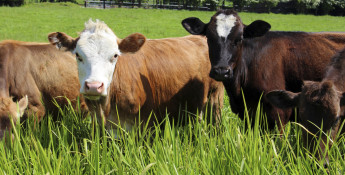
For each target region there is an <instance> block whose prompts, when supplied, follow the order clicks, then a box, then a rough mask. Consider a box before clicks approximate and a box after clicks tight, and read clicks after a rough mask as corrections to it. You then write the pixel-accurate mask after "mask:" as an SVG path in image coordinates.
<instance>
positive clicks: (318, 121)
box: [266, 81, 345, 151]
mask: <svg viewBox="0 0 345 175" xmlns="http://www.w3.org/2000/svg"><path fill="white" fill-rule="evenodd" d="M266 98H267V100H268V101H269V102H270V103H271V104H272V105H274V106H276V107H279V108H291V107H298V109H299V118H300V120H301V124H302V125H303V126H304V127H305V128H306V129H307V130H308V131H309V132H307V131H306V130H303V140H304V143H305V145H306V146H308V147H310V148H313V149H311V150H314V148H315V144H316V143H317V142H316V140H315V139H316V138H318V137H314V136H311V135H310V133H312V134H313V135H316V136H319V135H320V129H321V128H322V130H323V132H324V133H327V134H329V132H331V138H332V139H334V138H335V136H336V133H337V132H338V127H339V123H340V122H339V121H340V119H341V116H343V115H344V110H342V108H344V107H345V106H344V105H345V93H343V92H340V91H338V90H337V88H336V86H335V85H334V84H333V82H331V81H323V82H312V81H305V82H304V86H303V87H302V91H301V92H300V93H293V92H289V91H282V90H275V91H271V92H269V93H268V94H267V95H266ZM327 139H328V138H327V136H325V135H324V134H322V137H321V142H320V143H319V145H320V148H321V151H324V149H325V144H326V143H327ZM331 143H332V142H330V145H332V144H331Z"/></svg>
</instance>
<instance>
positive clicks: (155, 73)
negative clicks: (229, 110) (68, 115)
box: [48, 20, 224, 130]
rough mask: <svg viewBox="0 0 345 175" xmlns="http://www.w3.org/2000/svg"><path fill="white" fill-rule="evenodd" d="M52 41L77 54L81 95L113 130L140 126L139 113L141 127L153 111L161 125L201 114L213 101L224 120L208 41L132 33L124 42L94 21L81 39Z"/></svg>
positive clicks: (59, 35) (52, 38)
mask: <svg viewBox="0 0 345 175" xmlns="http://www.w3.org/2000/svg"><path fill="white" fill-rule="evenodd" d="M48 38H49V41H50V42H51V43H52V44H54V45H56V46H57V47H58V48H60V49H67V50H70V51H72V52H74V53H76V55H77V60H78V69H79V80H80V83H81V89H80V92H81V93H82V94H84V96H85V97H86V98H87V105H88V106H89V108H92V109H90V110H91V111H93V112H96V114H97V116H98V118H100V117H101V116H104V117H105V118H103V120H104V122H106V127H107V128H108V129H110V128H111V127H112V124H111V123H112V122H114V123H116V124H119V123H121V125H122V126H123V127H125V128H126V129H128V130H129V129H130V128H131V127H133V125H135V124H138V122H139V121H138V119H139V118H138V116H139V111H140V117H141V121H140V122H146V121H147V119H148V116H149V115H150V113H151V112H152V110H153V112H154V113H155V114H156V115H157V119H158V121H159V122H160V121H162V120H163V117H164V116H165V113H166V112H167V113H168V114H169V116H170V117H171V118H174V119H177V117H178V116H179V114H180V116H181V117H182V116H183V115H182V114H185V111H189V112H191V113H193V114H196V113H197V110H199V111H200V112H202V111H204V110H205V109H206V103H207V101H208V100H210V101H211V103H210V106H212V107H213V111H214V116H220V108H221V107H222V105H223V95H224V87H223V85H222V84H221V83H219V82H216V81H214V80H212V79H211V78H210V77H209V71H210V69H211V64H210V62H209V59H208V51H207V50H208V49H207V42H206V39H205V38H204V37H200V36H186V37H181V38H168V39H157V40H146V39H145V37H144V36H143V35H141V34H132V35H130V36H128V37H126V38H125V39H123V40H121V39H119V38H117V37H116V35H115V34H114V33H113V31H112V30H111V29H110V28H109V27H108V26H107V25H106V24H105V23H103V22H100V21H98V20H97V21H96V22H93V21H91V20H89V21H88V22H87V23H85V29H84V30H83V31H82V32H81V33H80V36H79V37H77V38H72V37H70V36H68V35H66V34H65V33H61V32H55V33H51V34H50V35H49V36H48ZM134 52H135V53H134ZM121 53H122V54H121ZM120 55H121V56H120ZM115 64H116V67H115ZM117 114H118V115H117ZM152 118H154V117H152ZM118 119H120V121H119V120H118ZM185 119H186V118H184V119H182V118H179V119H178V120H185ZM107 121H111V122H107ZM152 121H153V120H151V121H150V125H152V123H153V122H152ZM187 121H188V119H187Z"/></svg>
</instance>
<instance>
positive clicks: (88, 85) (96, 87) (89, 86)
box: [85, 81, 104, 95]
mask: <svg viewBox="0 0 345 175" xmlns="http://www.w3.org/2000/svg"><path fill="white" fill-rule="evenodd" d="M103 91H104V84H103V83H101V82H97V81H95V82H85V93H86V94H90V95H100V94H101V93H102V92H103Z"/></svg>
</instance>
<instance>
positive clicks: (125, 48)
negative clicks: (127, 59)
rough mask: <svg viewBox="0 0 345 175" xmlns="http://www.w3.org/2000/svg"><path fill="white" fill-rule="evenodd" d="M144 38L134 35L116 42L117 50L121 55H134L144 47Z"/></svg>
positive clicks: (140, 35)
mask: <svg viewBox="0 0 345 175" xmlns="http://www.w3.org/2000/svg"><path fill="white" fill-rule="evenodd" d="M145 41H146V38H145V36H144V35H142V34H140V33H134V34H131V35H129V36H127V37H126V38H124V39H122V40H118V44H119V49H120V51H121V52H122V53H128V52H131V53H134V52H137V51H138V50H140V48H141V46H143V45H144V43H145Z"/></svg>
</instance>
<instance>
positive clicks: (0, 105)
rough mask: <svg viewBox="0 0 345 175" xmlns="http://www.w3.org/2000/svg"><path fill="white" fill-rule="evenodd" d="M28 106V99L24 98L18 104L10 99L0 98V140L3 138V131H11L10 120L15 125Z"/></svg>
mask: <svg viewBox="0 0 345 175" xmlns="http://www.w3.org/2000/svg"><path fill="white" fill-rule="evenodd" d="M27 106H28V97H27V96H25V97H23V98H22V99H20V100H19V102H18V103H15V102H13V101H12V98H6V97H1V98H0V138H3V137H4V136H5V131H10V130H11V129H12V124H11V120H13V123H16V122H17V120H18V119H19V118H20V117H21V116H22V115H23V114H24V111H25V109H26V107H27Z"/></svg>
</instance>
